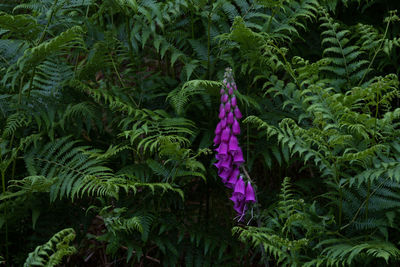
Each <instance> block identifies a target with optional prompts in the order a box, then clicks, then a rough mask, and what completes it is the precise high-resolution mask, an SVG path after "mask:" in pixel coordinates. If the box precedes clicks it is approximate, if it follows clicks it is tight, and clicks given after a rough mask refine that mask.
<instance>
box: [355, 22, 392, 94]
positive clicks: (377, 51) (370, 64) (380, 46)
mask: <svg viewBox="0 0 400 267" xmlns="http://www.w3.org/2000/svg"><path fill="white" fill-rule="evenodd" d="M389 25H390V19H389V20H388V23H387V24H386V29H385V33H384V34H383V37H382V39H381V43H380V44H379V47H378V49H376V51H375V54H374V56H373V57H372V60H371V62H370V63H369V65H368V68H367V70H366V71H365V72H364V74H363V76H362V78H361V80H360V82H359V83H358V86H360V85H361V83H362V81H363V80H364V78H365V76H366V75H367V73H368V71H369V70H370V68H371V66H372V63H374V60H375V58H376V56H377V55H378V53H379V51H380V50H381V48H382V45H383V42H384V40H385V38H386V34H387V32H388V30H389Z"/></svg>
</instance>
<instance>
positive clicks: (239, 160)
mask: <svg viewBox="0 0 400 267" xmlns="http://www.w3.org/2000/svg"><path fill="white" fill-rule="evenodd" d="M233 163H234V164H236V165H238V166H240V165H241V164H242V163H244V158H243V152H242V149H241V148H240V147H239V150H238V151H237V152H236V153H235V155H234V156H233Z"/></svg>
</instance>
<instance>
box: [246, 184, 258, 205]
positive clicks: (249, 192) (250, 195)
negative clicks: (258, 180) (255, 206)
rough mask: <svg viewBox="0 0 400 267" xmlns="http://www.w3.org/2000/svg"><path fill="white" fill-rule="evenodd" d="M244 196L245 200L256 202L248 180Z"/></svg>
mask: <svg viewBox="0 0 400 267" xmlns="http://www.w3.org/2000/svg"><path fill="white" fill-rule="evenodd" d="M245 196H246V202H253V203H255V202H256V196H255V194H254V189H253V187H252V186H251V183H250V182H249V183H247V186H246V194H245Z"/></svg>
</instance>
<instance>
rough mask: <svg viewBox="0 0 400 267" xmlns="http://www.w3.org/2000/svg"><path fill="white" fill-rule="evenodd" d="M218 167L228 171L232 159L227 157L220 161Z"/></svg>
mask: <svg viewBox="0 0 400 267" xmlns="http://www.w3.org/2000/svg"><path fill="white" fill-rule="evenodd" d="M220 166H221V167H223V168H225V169H230V168H231V166H232V157H231V156H229V155H228V156H227V157H226V158H225V159H223V160H222V162H221V165H220Z"/></svg>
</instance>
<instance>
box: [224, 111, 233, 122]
mask: <svg viewBox="0 0 400 267" xmlns="http://www.w3.org/2000/svg"><path fill="white" fill-rule="evenodd" d="M233 121H234V116H233V112H232V111H230V112H229V113H228V118H227V120H226V122H227V123H228V124H232V123H233Z"/></svg>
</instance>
